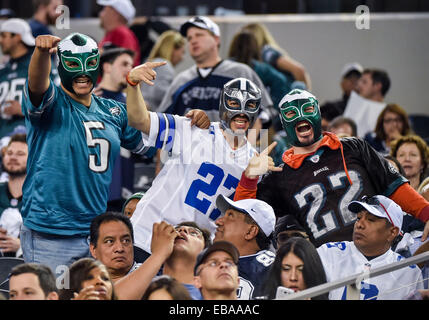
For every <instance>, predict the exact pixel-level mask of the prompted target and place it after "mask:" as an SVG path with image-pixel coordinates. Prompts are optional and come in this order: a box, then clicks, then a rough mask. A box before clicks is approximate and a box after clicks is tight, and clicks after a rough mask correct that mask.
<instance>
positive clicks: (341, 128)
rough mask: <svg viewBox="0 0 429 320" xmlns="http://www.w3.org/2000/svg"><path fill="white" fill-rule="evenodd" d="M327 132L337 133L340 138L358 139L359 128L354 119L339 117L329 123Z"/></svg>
mask: <svg viewBox="0 0 429 320" xmlns="http://www.w3.org/2000/svg"><path fill="white" fill-rule="evenodd" d="M327 131H330V132H332V133H335V134H336V135H337V136H338V137H339V138H343V137H356V135H357V126H356V122H354V120H353V119H350V118H346V117H343V116H338V117H335V118H334V119H332V121H331V122H330V123H329V126H328V130H327Z"/></svg>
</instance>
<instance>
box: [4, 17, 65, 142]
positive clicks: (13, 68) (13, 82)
mask: <svg viewBox="0 0 429 320" xmlns="http://www.w3.org/2000/svg"><path fill="white" fill-rule="evenodd" d="M34 43H35V39H34V37H33V35H32V33H31V29H30V26H29V24H28V23H27V22H26V21H25V20H23V19H18V18H12V19H8V20H6V21H5V22H3V23H2V25H1V27H0V46H1V50H2V53H3V54H4V55H7V56H8V57H9V60H8V61H7V62H6V63H5V64H4V65H2V66H0V88H1V94H0V139H1V138H3V137H5V136H8V135H9V134H10V133H11V132H12V131H14V129H16V128H17V127H21V126H25V122H24V115H23V113H22V110H21V104H22V98H23V96H24V93H23V91H24V85H25V81H26V79H27V76H28V66H29V64H30V59H31V54H32V53H33V49H34ZM50 78H51V79H52V80H53V81H54V83H55V84H59V76H58V71H57V68H56V67H55V66H53V67H52V69H51V74H50Z"/></svg>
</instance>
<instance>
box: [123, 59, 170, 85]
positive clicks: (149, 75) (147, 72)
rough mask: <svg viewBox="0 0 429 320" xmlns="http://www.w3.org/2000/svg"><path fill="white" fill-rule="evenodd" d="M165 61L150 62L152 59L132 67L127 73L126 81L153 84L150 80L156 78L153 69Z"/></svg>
mask: <svg viewBox="0 0 429 320" xmlns="http://www.w3.org/2000/svg"><path fill="white" fill-rule="evenodd" d="M166 63H167V62H166V61H161V62H152V61H148V62H146V63H144V64H141V65H139V66H137V67H135V68H133V69H132V70H131V71H130V72H129V73H128V76H127V78H128V81H131V82H132V83H135V84H138V83H140V82H142V81H143V82H144V83H146V84H148V85H150V86H153V85H154V83H153V82H152V81H154V80H155V79H156V72H155V70H154V69H156V68H158V67H160V66H163V65H165V64H166Z"/></svg>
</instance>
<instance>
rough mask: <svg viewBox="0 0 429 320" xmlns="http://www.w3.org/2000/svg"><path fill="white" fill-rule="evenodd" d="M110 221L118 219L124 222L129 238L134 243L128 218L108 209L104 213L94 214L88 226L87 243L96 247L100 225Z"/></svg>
mask: <svg viewBox="0 0 429 320" xmlns="http://www.w3.org/2000/svg"><path fill="white" fill-rule="evenodd" d="M110 221H119V222H122V223H124V224H125V225H126V226H127V228H128V230H129V231H130V234H131V240H132V242H133V243H134V230H133V225H132V223H131V221H130V219H129V218H128V217H126V216H124V215H123V214H122V213H121V212H116V211H108V212H106V213H103V214H100V215H99V216H96V217H95V218H94V219H93V220H92V221H91V226H90V227H89V243H90V244H92V245H93V246H94V248H96V247H97V241H98V237H99V236H100V226H101V225H102V224H103V223H105V222H110Z"/></svg>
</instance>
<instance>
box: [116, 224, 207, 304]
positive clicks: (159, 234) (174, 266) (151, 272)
mask: <svg viewBox="0 0 429 320" xmlns="http://www.w3.org/2000/svg"><path fill="white" fill-rule="evenodd" d="M210 244H211V240H210V232H209V231H208V230H206V229H203V228H200V227H199V226H198V225H197V224H196V223H194V222H191V221H185V222H182V223H180V224H178V225H177V226H173V225H171V224H169V223H167V222H165V221H162V222H160V223H155V224H154V225H153V234H152V239H151V252H152V254H151V255H150V256H149V257H148V258H147V259H146V260H145V261H144V262H143V263H142V264H141V265H140V266H139V267H138V268H137V269H136V270H135V271H133V272H132V273H129V274H128V275H127V276H125V277H123V279H121V280H120V281H118V282H117V283H115V290H116V291H117V294H118V296H119V297H120V298H121V299H126V300H139V299H141V297H142V296H143V294H144V293H145V290H146V289H147V287H148V285H149V284H150V281H151V280H152V279H153V278H154V277H155V276H156V275H168V276H170V277H172V278H175V279H176V280H177V281H179V282H180V283H182V284H183V285H184V286H185V288H186V289H187V290H188V291H189V294H190V295H191V297H192V299H194V300H201V299H202V296H201V293H200V291H199V290H198V289H197V288H196V287H195V286H194V265H195V263H196V261H197V257H198V254H200V253H201V252H202V251H203V249H204V248H207V247H208V246H209V245H210Z"/></svg>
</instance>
